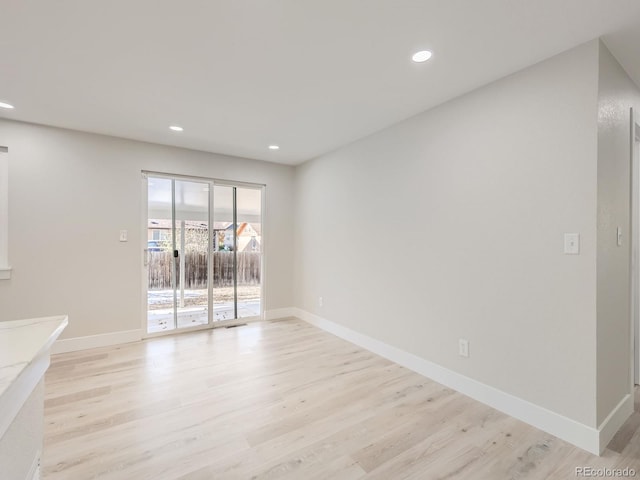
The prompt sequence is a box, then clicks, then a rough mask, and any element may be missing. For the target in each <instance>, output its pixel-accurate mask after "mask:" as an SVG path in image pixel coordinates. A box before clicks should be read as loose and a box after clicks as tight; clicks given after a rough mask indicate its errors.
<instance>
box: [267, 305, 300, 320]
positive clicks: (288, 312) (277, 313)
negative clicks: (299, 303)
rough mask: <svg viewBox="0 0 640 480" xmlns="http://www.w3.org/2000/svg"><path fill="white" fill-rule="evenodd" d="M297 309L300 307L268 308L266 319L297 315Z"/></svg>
mask: <svg viewBox="0 0 640 480" xmlns="http://www.w3.org/2000/svg"><path fill="white" fill-rule="evenodd" d="M297 310H298V309H297V308H294V307H286V308H274V309H273V310H266V311H265V312H264V319H265V320H275V319H276V318H285V317H295V316H296V312H297Z"/></svg>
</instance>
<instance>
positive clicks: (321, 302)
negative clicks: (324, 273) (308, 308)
mask: <svg viewBox="0 0 640 480" xmlns="http://www.w3.org/2000/svg"><path fill="white" fill-rule="evenodd" d="M318 306H319V307H324V299H323V298H322V297H318Z"/></svg>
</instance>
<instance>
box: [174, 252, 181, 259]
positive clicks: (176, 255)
mask: <svg viewBox="0 0 640 480" xmlns="http://www.w3.org/2000/svg"><path fill="white" fill-rule="evenodd" d="M179 256H180V252H178V250H174V251H173V258H178V257H179Z"/></svg>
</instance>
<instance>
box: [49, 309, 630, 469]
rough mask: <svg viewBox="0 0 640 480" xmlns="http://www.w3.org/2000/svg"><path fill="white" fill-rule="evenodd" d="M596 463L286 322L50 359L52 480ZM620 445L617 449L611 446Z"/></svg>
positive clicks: (623, 462) (626, 445) (624, 447)
mask: <svg viewBox="0 0 640 480" xmlns="http://www.w3.org/2000/svg"><path fill="white" fill-rule="evenodd" d="M639 425H640V414H639V413H635V414H634V416H633V417H632V418H631V419H630V420H629V421H628V422H627V424H626V425H625V427H623V430H622V431H621V432H620V433H619V434H618V436H617V437H616V438H615V439H614V441H613V442H612V444H611V445H610V447H611V448H612V450H607V451H606V453H605V455H604V456H603V457H600V458H599V457H596V456H593V455H590V454H588V453H586V452H584V451H581V450H579V449H577V448H575V447H572V446H571V445H569V444H567V443H565V442H563V441H561V440H559V439H557V438H555V437H553V436H551V435H548V434H546V433H544V432H542V431H540V430H537V429H535V428H533V427H530V426H528V425H526V424H524V423H522V422H519V421H517V420H515V419H513V418H510V417H508V416H506V415H504V414H502V413H499V412H497V411H496V410H493V409H492V408H489V407H487V406H485V405H483V404H481V403H478V402H476V401H474V400H471V399H469V398H467V397H465V396H463V395H461V394H459V393H456V392H454V391H452V390H450V389H448V388H445V387H443V386H442V385H439V384H437V383H435V382H432V381H430V380H428V379H426V378H424V377H422V376H420V375H418V374H416V373H413V372H411V371H409V370H407V369H405V368H402V367H400V366H398V365H395V364H393V363H391V362H389V361H388V360H385V359H383V358H380V357H378V356H376V355H374V354H372V353H369V352H367V351H365V350H362V349H361V348H358V347H355V346H353V345H351V344H349V343H347V342H345V341H343V340H340V339H338V338H336V337H334V336H332V335H330V334H327V333H325V332H323V331H321V330H318V329H316V328H314V327H312V326H310V325H307V324H306V323H304V322H302V321H299V320H296V319H287V320H281V321H275V322H260V323H254V324H250V325H248V326H244V327H238V328H231V329H217V330H213V331H204V332H195V333H189V334H183V335H176V336H172V337H161V338H155V339H151V340H147V341H144V342H141V343H134V344H127V345H122V346H118V347H109V348H102V349H94V350H85V351H83V352H74V353H68V354H62V355H57V356H54V357H53V360H52V365H51V368H50V369H49V371H48V373H47V376H46V401H45V447H44V458H43V471H44V479H45V480H58V479H64V480H88V479H105V480H106V479H116V480H129V479H131V480H134V479H135V480H144V479H153V480H163V479H189V480H195V479H295V480H313V479H331V480H340V479H359V478H367V479H380V480H395V479H405V478H407V479H409V478H410V479H421V480H422V479H436V478H439V479H473V480H478V479H492V480H494V479H495V480H500V479H547V478H552V479H556V478H557V479H568V478H575V468H576V467H594V468H599V467H603V466H606V467H632V468H635V469H636V471H637V472H638V473H637V475H638V476H639V477H640V434H639V433H638V432H637V430H638V426H639ZM614 450H617V452H616V451H614Z"/></svg>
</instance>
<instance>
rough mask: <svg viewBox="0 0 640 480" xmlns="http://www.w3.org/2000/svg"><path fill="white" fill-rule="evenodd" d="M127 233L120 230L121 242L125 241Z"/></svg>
mask: <svg viewBox="0 0 640 480" xmlns="http://www.w3.org/2000/svg"><path fill="white" fill-rule="evenodd" d="M127 234H128V232H127V231H126V230H120V241H121V242H126V241H127Z"/></svg>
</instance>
